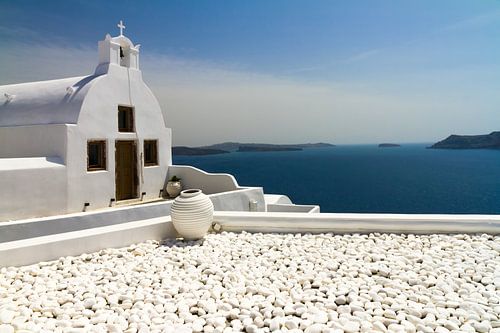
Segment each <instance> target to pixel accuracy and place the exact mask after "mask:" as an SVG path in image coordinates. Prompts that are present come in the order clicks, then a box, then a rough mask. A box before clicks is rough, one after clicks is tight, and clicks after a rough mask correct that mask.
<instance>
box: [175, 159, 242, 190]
mask: <svg viewBox="0 0 500 333" xmlns="http://www.w3.org/2000/svg"><path fill="white" fill-rule="evenodd" d="M173 176H176V177H178V178H181V184H182V188H183V189H184V190H186V189H189V188H197V189H200V190H202V191H203V193H205V194H213V193H221V192H227V191H234V190H238V189H242V187H240V186H239V185H238V182H237V181H236V179H235V178H234V176H233V175H230V174H227V173H208V172H205V171H203V170H200V169H198V168H195V167H192V166H189V165H171V166H170V168H169V169H168V179H170V178H172V177H173Z"/></svg>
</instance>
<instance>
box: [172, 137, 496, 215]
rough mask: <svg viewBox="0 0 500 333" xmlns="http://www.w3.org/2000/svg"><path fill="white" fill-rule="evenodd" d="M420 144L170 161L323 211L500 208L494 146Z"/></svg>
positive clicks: (461, 211)
mask: <svg viewBox="0 0 500 333" xmlns="http://www.w3.org/2000/svg"><path fill="white" fill-rule="evenodd" d="M426 146H428V144H411V145H403V146H402V147H399V148H378V147H377V146H373V145H370V146H368V145H366V146H364V145H359V146H338V147H333V148H320V149H308V150H303V151H293V152H256V153H253V152H252V153H237V152H234V153H230V154H223V155H212V156H197V157H188V156H177V157H174V164H186V165H193V166H195V167H198V168H200V169H203V170H205V171H208V172H225V173H231V174H233V175H234V176H235V177H236V179H237V180H238V183H239V184H240V185H247V186H262V187H264V191H265V193H282V194H286V195H288V196H289V197H290V199H291V200H292V201H293V202H294V203H301V204H319V205H320V206H321V211H322V212H363V213H364V212H373V213H377V212H378V213H456V214H470V213H481V214H499V213H500V150H435V149H426V148H425V147H426Z"/></svg>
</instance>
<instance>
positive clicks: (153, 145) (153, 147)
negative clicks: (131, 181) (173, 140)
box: [144, 140, 158, 166]
mask: <svg viewBox="0 0 500 333" xmlns="http://www.w3.org/2000/svg"><path fill="white" fill-rule="evenodd" d="M152 165H158V141H157V140H144V166H152Z"/></svg>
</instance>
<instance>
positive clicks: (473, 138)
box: [429, 131, 500, 149]
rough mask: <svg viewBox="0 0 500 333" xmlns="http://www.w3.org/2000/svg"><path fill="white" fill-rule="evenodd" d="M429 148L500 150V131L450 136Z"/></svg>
mask: <svg viewBox="0 0 500 333" xmlns="http://www.w3.org/2000/svg"><path fill="white" fill-rule="evenodd" d="M429 148H433V149H500V131H496V132H491V133H490V134H484V135H455V134H454V135H450V136H449V137H447V138H446V139H444V140H442V141H439V142H437V143H435V144H433V145H432V146H430V147H429Z"/></svg>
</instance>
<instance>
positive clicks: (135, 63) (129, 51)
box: [95, 20, 141, 74]
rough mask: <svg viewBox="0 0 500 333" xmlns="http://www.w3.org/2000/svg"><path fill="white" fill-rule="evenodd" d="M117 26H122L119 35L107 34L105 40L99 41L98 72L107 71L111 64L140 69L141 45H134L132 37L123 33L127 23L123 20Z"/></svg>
mask: <svg viewBox="0 0 500 333" xmlns="http://www.w3.org/2000/svg"><path fill="white" fill-rule="evenodd" d="M117 26H118V28H120V35H119V36H116V37H111V36H110V35H109V34H107V35H106V37H105V38H104V40H102V41H99V65H98V66H97V68H96V71H95V73H96V74H104V73H107V72H108V69H109V66H120V67H124V68H128V69H131V70H139V48H140V46H141V45H140V44H137V45H134V44H133V43H132V41H131V40H130V39H128V38H127V37H125V36H124V35H123V29H125V25H123V22H122V21H121V20H120V23H119V24H118V25H117Z"/></svg>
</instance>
